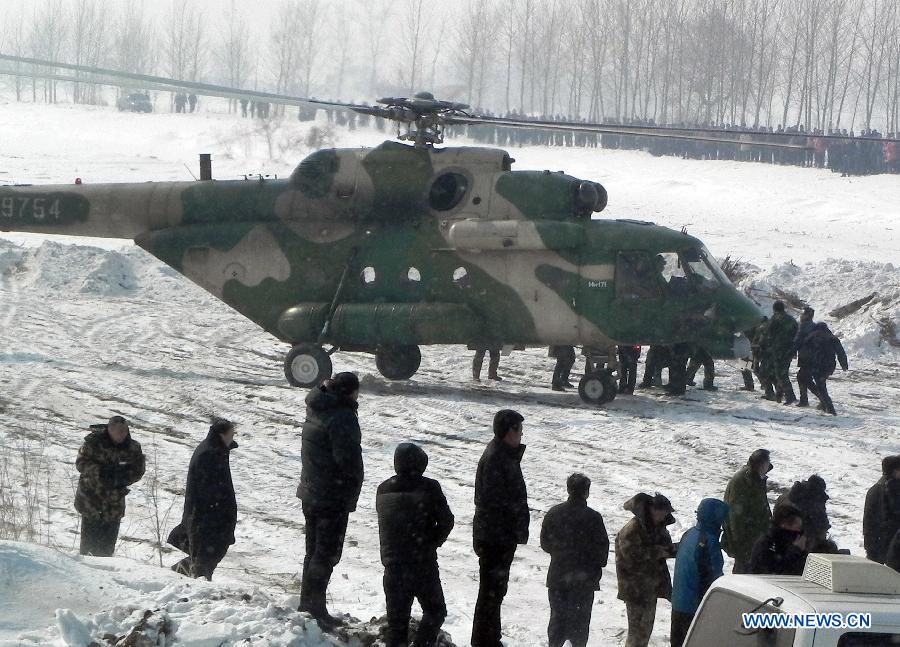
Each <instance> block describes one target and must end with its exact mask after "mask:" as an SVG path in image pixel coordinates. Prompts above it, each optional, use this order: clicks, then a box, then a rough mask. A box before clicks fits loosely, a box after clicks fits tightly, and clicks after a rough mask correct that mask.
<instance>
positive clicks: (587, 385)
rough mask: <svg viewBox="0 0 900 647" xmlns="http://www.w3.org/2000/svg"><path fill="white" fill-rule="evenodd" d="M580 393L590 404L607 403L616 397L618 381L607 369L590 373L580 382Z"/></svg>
mask: <svg viewBox="0 0 900 647" xmlns="http://www.w3.org/2000/svg"><path fill="white" fill-rule="evenodd" d="M578 395H580V396H581V399H582V400H583V401H585V402H587V403H588V404H593V405H601V404H606V403H607V402H610V401H611V400H613V398H615V397H616V381H615V379H614V378H613V376H612V375H611V374H610V373H608V372H606V371H603V372H599V373H589V374H588V375H585V376H584V377H582V378H581V381H579V382H578Z"/></svg>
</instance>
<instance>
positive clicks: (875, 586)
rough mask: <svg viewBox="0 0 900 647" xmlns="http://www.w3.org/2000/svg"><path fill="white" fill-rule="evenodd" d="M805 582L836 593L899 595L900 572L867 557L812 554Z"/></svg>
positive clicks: (805, 570) (807, 561) (805, 574)
mask: <svg viewBox="0 0 900 647" xmlns="http://www.w3.org/2000/svg"><path fill="white" fill-rule="evenodd" d="M803 579H805V580H808V581H810V582H814V583H816V584H818V585H819V586H823V587H825V588H826V589H829V590H830V591H834V592H835V593H868V594H880V595H897V594H900V573H898V572H897V571H895V570H893V569H892V568H889V567H887V566H885V565H884V564H879V563H877V562H873V561H870V560H868V559H866V558H865V557H857V556H855V555H827V554H820V553H812V554H810V555H809V556H808V557H807V558H806V566H805V567H804V569H803Z"/></svg>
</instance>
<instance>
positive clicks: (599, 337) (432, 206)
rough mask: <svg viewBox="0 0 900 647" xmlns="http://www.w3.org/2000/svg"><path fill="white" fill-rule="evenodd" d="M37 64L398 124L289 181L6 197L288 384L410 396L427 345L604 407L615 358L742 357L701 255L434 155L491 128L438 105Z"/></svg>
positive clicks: (549, 192) (725, 290) (527, 178)
mask: <svg viewBox="0 0 900 647" xmlns="http://www.w3.org/2000/svg"><path fill="white" fill-rule="evenodd" d="M17 58H18V57H10V56H5V55H0V59H7V60H16V59H17ZM18 60H20V61H32V62H34V61H35V60H36V59H18ZM38 62H40V63H43V64H45V65H48V66H53V67H60V68H64V69H65V68H70V69H75V70H79V71H83V72H87V73H90V74H95V75H97V77H96V80H95V82H98V83H106V84H109V83H115V82H116V79H117V78H128V79H129V80H130V81H135V80H137V81H140V82H142V83H144V84H146V85H147V86H148V87H156V88H162V89H171V88H182V89H189V90H191V91H193V92H196V93H198V94H201V93H202V94H209V95H214V96H226V97H230V98H239V97H248V98H251V99H253V100H264V101H275V102H281V103H285V104H289V105H310V106H313V107H328V108H335V109H343V110H353V111H355V112H358V113H362V114H367V115H371V116H375V117H379V118H382V119H387V120H391V121H394V122H396V123H397V124H398V138H399V139H400V141H385V142H384V143H382V144H381V145H379V146H377V147H375V148H371V149H366V148H345V149H323V150H318V151H316V152H313V153H312V154H310V155H309V156H308V157H306V158H305V159H303V160H302V161H301V162H300V163H299V164H298V165H297V167H296V168H295V169H294V170H293V172H292V173H291V174H290V176H289V177H287V178H282V179H275V180H270V179H265V178H259V180H256V179H251V180H248V179H244V180H228V181H222V180H215V181H213V180H212V179H211V173H210V171H209V168H208V166H207V168H206V170H205V173H201V180H200V181H189V182H143V183H111V184H95V185H89V184H77V185H44V186H33V185H14V186H3V187H0V230H2V231H17V232H36V233H45V234H60V235H66V236H90V237H109V238H128V239H131V240H133V241H134V242H135V244H136V245H138V246H139V247H141V248H142V249H144V250H146V251H147V252H149V253H150V254H152V255H153V256H155V257H156V258H157V259H159V260H160V261H162V262H163V263H165V264H166V265H168V266H170V267H172V268H174V269H175V270H177V271H178V272H179V273H181V274H182V275H183V276H185V277H186V278H188V279H189V280H191V281H192V282H194V283H196V284H197V285H199V286H201V287H202V288H203V289H205V290H206V291H208V292H209V293H211V294H212V295H214V296H215V297H217V298H218V299H220V300H221V301H223V302H224V303H226V304H227V305H228V306H230V307H231V308H232V309H234V310H235V311H237V312H238V313H239V314H241V315H242V316H244V317H246V318H248V319H250V320H251V321H253V322H254V323H256V324H257V325H258V326H260V327H261V328H262V329H263V330H265V331H266V332H267V333H269V334H271V335H273V336H274V337H276V338H277V339H278V340H280V341H282V342H284V343H286V344H288V345H290V348H289V350H288V351H287V353H286V355H285V359H284V373H285V376H286V378H287V380H288V382H289V383H290V384H291V385H293V386H297V387H312V386H315V385H316V384H318V383H320V382H321V381H322V380H324V379H326V378H328V377H330V375H331V372H332V360H331V357H332V355H333V354H334V353H336V352H337V351H350V352H365V353H372V354H374V356H375V364H376V367H377V369H378V371H379V373H380V374H381V375H382V376H384V377H385V378H387V379H389V380H405V379H409V378H410V377H412V376H413V375H414V374H415V373H416V371H417V370H418V368H419V365H420V362H421V358H422V355H421V350H420V347H421V346H431V345H441V344H465V345H468V346H470V347H475V348H479V347H481V348H484V347H496V346H502V347H504V348H511V347H516V348H521V347H535V346H545V347H546V346H553V345H572V346H582V347H583V348H584V349H585V354H586V355H588V357H589V360H592V361H591V364H592V365H593V363H594V361H596V360H600V361H597V362H596V364H597V366H596V367H595V368H593V369H592V370H590V371H587V372H586V374H585V375H584V377H582V378H581V381H580V383H579V388H578V390H579V394H580V396H581V398H582V399H583V400H584V401H585V402H588V403H591V404H594V405H602V404H604V403H606V402H609V401H611V400H612V399H613V398H614V397H615V394H616V388H615V387H616V385H615V378H614V375H613V371H614V368H615V360H614V358H615V353H614V350H612V349H614V347H615V346H616V345H618V344H633V345H638V344H640V345H652V344H672V343H678V342H691V343H697V344H700V345H702V346H703V347H704V348H705V349H706V350H707V351H708V352H710V353H711V354H712V355H713V356H714V357H744V356H746V355H748V354H749V342H748V341H747V339H746V337H745V336H744V335H743V334H742V331H746V330H749V329H751V328H752V327H753V326H755V325H756V324H757V323H759V321H761V318H762V313H761V312H760V310H759V308H758V306H757V305H756V303H755V302H753V301H752V300H751V299H750V298H749V297H747V296H746V295H745V294H743V293H742V292H740V291H739V290H737V289H736V288H735V287H734V286H733V285H732V284H731V282H730V281H729V280H728V278H727V277H726V276H725V274H724V273H723V272H722V270H721V269H720V267H719V264H718V262H717V261H716V259H715V258H714V257H713V256H712V255H711V254H710V252H709V251H708V250H707V248H706V247H705V246H704V244H703V243H702V241H701V240H699V239H698V238H696V237H694V236H691V235H689V234H687V233H686V231H684V230H682V231H676V230H673V229H669V228H666V227H662V226H658V225H655V224H653V223H650V222H645V221H639V220H626V219H607V218H594V217H593V215H594V214H597V213H601V212H603V210H604V208H605V207H606V204H607V192H606V189H605V188H604V187H603V186H602V185H600V184H598V183H596V182H592V181H588V180H583V179H579V178H576V177H572V176H570V175H567V174H565V173H563V172H551V171H547V170H513V168H512V167H513V163H514V160H513V158H512V157H511V156H510V155H509V153H508V152H506V151H503V150H499V149H495V148H484V147H455V146H454V147H441V146H440V144H442V143H443V133H444V128H446V127H447V126H448V125H459V124H471V123H485V122H486V121H488V118H483V117H478V116H472V115H470V114H468V113H467V112H466V110H467V108H468V106H466V105H465V104H461V103H455V102H448V101H440V100H437V99H435V98H434V97H433V96H432V95H431V94H430V93H419V94H416V95H415V96H413V97H409V98H407V97H388V98H383V99H379V100H378V104H379V105H377V106H365V105H355V104H343V103H338V102H326V101H320V100H315V99H306V98H302V97H301V98H297V97H288V96H284V95H274V94H271V93H265V92H255V91H244V90H239V89H234V88H226V87H223V86H212V85H208V84H202V83H192V82H184V81H178V80H174V79H166V78H164V77H151V76H147V75H135V74H130V73H124V72H118V71H115V70H100V69H98V68H84V67H83V66H75V65H71V64H65V63H57V62H47V61H38ZM30 74H34V73H33V72H30ZM48 76H52V78H57V79H62V80H65V78H66V77H64V76H62V75H59V74H57V73H52V74H49V73H48ZM79 80H80V82H85V79H84V78H82V77H79ZM497 121H498V123H499V122H500V121H502V122H503V125H509V126H516V127H542V128H543V127H554V125H555V127H559V128H561V129H565V128H566V125H560V124H559V123H556V122H550V123H549V124H548V123H546V122H531V121H527V122H526V121H517V120H511V119H502V120H497ZM568 126H569V127H570V128H571V129H576V128H577V129H580V130H587V131H591V132H613V133H632V134H634V133H635V132H636V130H633V129H631V128H628V127H607V126H603V125H602V124H583V123H578V124H571V125H568ZM637 132H640V134H651V135H652V134H653V133H648V132H646V131H645V130H638V131H637ZM679 133H680V134H678V136H679V137H681V138H697V139H709V138H710V137H709V136H708V135H705V134H703V133H699V134H697V133H691V132H680V131H679ZM660 136H674V133H663V134H661V135H660ZM718 139H719V140H721V138H718ZM776 145H777V144H776ZM207 162H208V157H207ZM603 360H608V362H607V365H606V366H604V361H603Z"/></svg>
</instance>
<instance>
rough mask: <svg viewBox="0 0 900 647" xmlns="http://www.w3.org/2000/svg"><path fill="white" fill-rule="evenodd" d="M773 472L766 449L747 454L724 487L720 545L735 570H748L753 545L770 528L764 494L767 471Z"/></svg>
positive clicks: (770, 516)
mask: <svg viewBox="0 0 900 647" xmlns="http://www.w3.org/2000/svg"><path fill="white" fill-rule="evenodd" d="M770 471H772V461H771V460H770V457H769V450H768V449H757V450H756V451H755V452H753V453H752V454H750V458H749V460H748V461H747V464H746V465H745V466H744V467H742V468H741V469H739V470H738V471H737V472H736V473H735V475H734V476H732V477H731V480H730V481H728V486H727V487H726V488H725V497H724V498H725V503H727V504H728V506H729V512H728V518H727V519H726V520H725V526H724V530H725V532H724V533H723V534H722V548H724V549H725V552H726V553H728V555H729V556H731V557H733V558H734V572H735V573H749V572H750V571H749V568H750V554H751V552H752V550H753V544H754V543H755V542H756V540H757V539H759V537H760V536H761V535H762V534H764V533H765V532H766V531H767V530H768V528H769V520H770V519H771V518H772V510H771V508H770V507H769V499H768V497H767V495H766V479H767V478H768V477H767V476H766V474H768V473H769V472H770Z"/></svg>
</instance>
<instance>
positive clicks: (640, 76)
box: [0, 0, 900, 132]
mask: <svg viewBox="0 0 900 647" xmlns="http://www.w3.org/2000/svg"><path fill="white" fill-rule="evenodd" d="M13 2H14V0H5V4H12V3H13ZM261 12H265V13H263V14H262V15H260V13H261ZM0 49H2V50H3V51H5V52H11V53H17V54H21V55H34V56H37V57H44V58H57V59H59V58H62V59H67V60H72V61H74V62H77V63H84V64H88V65H110V66H113V67H117V68H120V69H124V70H128V71H139V72H149V73H160V74H165V75H171V76H175V77H179V78H184V79H190V80H205V81H218V82H223V83H228V84H230V85H235V86H244V87H252V88H260V89H263V88H265V89H272V90H275V91H278V92H286V93H292V94H300V95H303V96H318V97H329V98H335V99H343V100H359V99H360V98H361V97H368V98H374V97H376V96H379V95H384V94H398V93H402V94H408V93H410V92H413V91H416V90H419V89H423V88H427V89H430V90H432V91H434V92H435V93H436V94H439V95H441V96H442V97H444V98H448V99H455V100H462V101H465V102H467V103H470V104H471V105H473V106H477V107H479V108H482V109H485V110H492V111H494V112H496V113H507V112H513V111H515V112H517V113H526V114H533V115H546V116H549V115H556V114H564V115H567V116H572V117H576V118H582V117H583V118H587V119H590V120H600V119H604V118H611V117H614V118H619V119H645V120H650V119H652V120H654V121H655V122H657V123H679V122H692V123H711V124H735V125H740V124H746V125H748V126H750V125H753V124H759V125H772V126H774V125H777V124H783V125H785V126H799V125H804V126H805V127H806V128H822V129H827V128H830V127H835V128H837V127H844V128H856V129H862V128H874V127H878V128H881V129H882V130H887V131H892V132H897V131H898V130H900V3H898V2H896V0H462V1H461V2H458V3H435V2H428V1H427V0H400V1H399V2H397V1H394V0H343V1H342V2H337V1H329V2H325V1H324V0H280V2H278V3H255V4H254V3H237V2H236V1H235V0H226V1H225V2H223V3H217V4H206V3H205V2H204V0H173V1H172V2H171V3H170V4H168V5H164V7H163V9H161V10H159V9H156V8H154V9H153V10H152V11H151V10H150V9H148V8H147V7H145V5H144V4H143V2H141V0H134V1H129V2H113V1H112V0H40V1H36V2H27V3H23V4H22V5H21V6H19V7H18V9H17V10H8V11H5V12H4V13H3V15H2V16H0ZM14 83H15V88H16V93H17V97H19V98H21V96H22V93H23V91H24V88H23V82H22V81H17V82H14ZM30 85H31V94H32V99H34V100H38V99H43V100H47V101H56V100H58V98H59V97H58V95H57V92H58V90H57V84H54V83H52V82H47V83H43V82H40V81H35V82H32V83H31V84H30ZM71 96H72V97H73V98H74V100H76V101H96V100H97V90H96V89H95V88H94V87H92V86H89V85H84V84H81V85H79V84H75V87H74V89H73V90H72V94H71Z"/></svg>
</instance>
